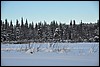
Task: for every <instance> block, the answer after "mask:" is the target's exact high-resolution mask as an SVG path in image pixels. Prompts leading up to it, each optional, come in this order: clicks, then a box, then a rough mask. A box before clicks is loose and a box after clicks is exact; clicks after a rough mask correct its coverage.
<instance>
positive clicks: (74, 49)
mask: <svg viewBox="0 0 100 67" xmlns="http://www.w3.org/2000/svg"><path fill="white" fill-rule="evenodd" d="M1 65H2V66H99V43H96V42H93V43H30V44H1Z"/></svg>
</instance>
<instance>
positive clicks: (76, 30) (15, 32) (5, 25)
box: [1, 17, 99, 42]
mask: <svg viewBox="0 0 100 67" xmlns="http://www.w3.org/2000/svg"><path fill="white" fill-rule="evenodd" d="M20 22H21V24H20ZM26 40H27V41H32V42H66V41H71V42H83V41H85V42H88V41H89V42H91V41H97V42H98V41H99V20H97V21H96V23H83V22H82V20H81V22H80V24H76V21H75V20H71V21H70V24H69V25H68V24H65V23H59V24H58V22H57V21H55V20H53V21H51V23H50V24H47V22H46V21H44V22H41V21H40V22H38V23H36V24H35V25H34V23H33V22H32V23H29V22H28V20H27V19H26V21H25V22H24V21H23V17H22V18H21V21H19V20H18V19H16V24H15V25H13V22H12V20H11V21H10V22H8V21H7V19H5V21H2V20H1V41H2V42H4V41H26Z"/></svg>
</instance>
